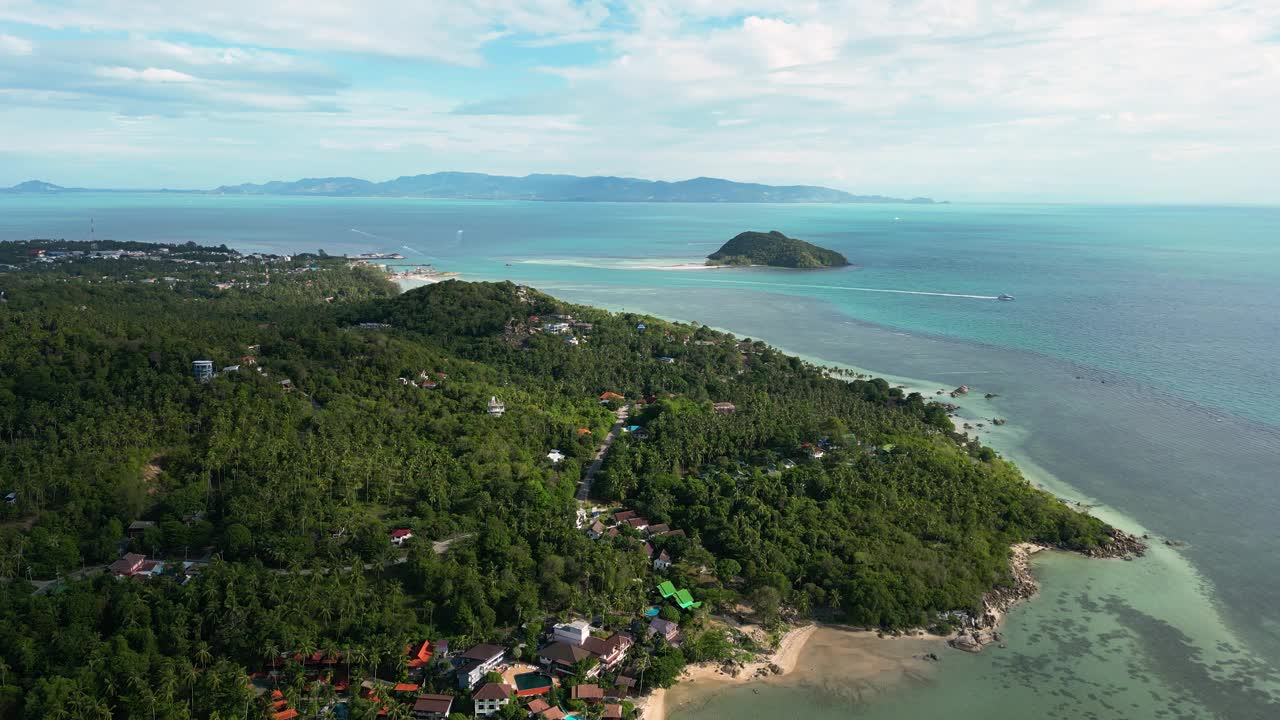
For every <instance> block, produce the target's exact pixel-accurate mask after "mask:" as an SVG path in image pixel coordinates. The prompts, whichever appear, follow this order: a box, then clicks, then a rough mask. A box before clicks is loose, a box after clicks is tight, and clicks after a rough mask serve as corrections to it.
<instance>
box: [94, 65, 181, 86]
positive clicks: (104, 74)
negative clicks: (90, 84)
mask: <svg viewBox="0 0 1280 720" xmlns="http://www.w3.org/2000/svg"><path fill="white" fill-rule="evenodd" d="M93 74H94V75H97V76H98V77H101V78H108V79H111V80H141V81H143V82H152V83H189V82H195V81H196V78H195V77H193V76H191V75H188V74H186V73H184V72H179V71H177V70H171V69H169V68H144V69H142V70H138V69H136V68H128V67H100V68H96V69H94V71H93Z"/></svg>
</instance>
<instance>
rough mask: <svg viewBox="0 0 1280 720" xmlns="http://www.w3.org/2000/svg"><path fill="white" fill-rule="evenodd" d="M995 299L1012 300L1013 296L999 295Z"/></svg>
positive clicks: (1007, 294)
mask: <svg viewBox="0 0 1280 720" xmlns="http://www.w3.org/2000/svg"><path fill="white" fill-rule="evenodd" d="M996 299H997V300H1012V299H1013V296H1012V295H1010V294H1009V293H1000V295H999V296H998V297H997V298H996Z"/></svg>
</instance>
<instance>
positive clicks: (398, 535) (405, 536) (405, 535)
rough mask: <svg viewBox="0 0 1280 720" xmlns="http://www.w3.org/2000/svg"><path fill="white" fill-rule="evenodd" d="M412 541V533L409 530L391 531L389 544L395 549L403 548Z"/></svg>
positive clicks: (397, 529) (398, 529)
mask: <svg viewBox="0 0 1280 720" xmlns="http://www.w3.org/2000/svg"><path fill="white" fill-rule="evenodd" d="M412 539H413V531H412V530H410V529H409V528H396V529H395V530H392V531H391V544H392V545H395V546H396V547H404V544H405V543H407V542H409V541H410V540H412Z"/></svg>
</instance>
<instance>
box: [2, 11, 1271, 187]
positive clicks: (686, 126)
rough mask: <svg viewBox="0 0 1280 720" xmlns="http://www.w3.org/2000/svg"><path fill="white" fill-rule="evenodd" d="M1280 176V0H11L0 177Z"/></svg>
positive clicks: (1021, 181) (851, 183)
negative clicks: (456, 173) (453, 173)
mask: <svg viewBox="0 0 1280 720" xmlns="http://www.w3.org/2000/svg"><path fill="white" fill-rule="evenodd" d="M442 170H466V171H475V172H489V173H498V174H512V175H524V174H527V173H533V172H560V173H572V174H579V175H623V176H631V177H644V178H652V179H664V180H679V179H685V178H690V177H697V176H713V177H724V178H729V179H733V180H742V181H754V182H766V183H778V184H784V183H787V184H791V183H802V184H816V185H826V186H829V187H835V188H839V189H842V190H847V191H850V192H854V193H862V194H874V193H879V194H889V195H904V196H916V195H926V196H931V197H935V198H940V199H950V200H959V201H983V200H991V201H1004V200H1015V201H1016V200H1027V201H1042V200H1047V201H1063V202H1071V201H1118V202H1131V201H1136V202H1174V203H1206V202H1251V203H1253V202H1259V203H1275V202H1280V0H1258V1H1257V2H1251V1H1250V0H1120V1H1117V0H1106V1H1098V2H1095V1H1092V0H1078V1H1071V0H1011V1H1006V0H989V1H987V2H979V1H978V0H904V1H901V2H892V1H887V0H881V1H871V0H831V1H830V2H827V1H821V0H653V1H651V2H640V1H632V0H617V1H616V2H615V1H611V0H584V1H577V0H448V1H447V2H446V1H444V0H421V1H419V2H403V1H402V0H391V1H387V0H362V1H361V2H336V1H334V0H306V2H302V1H300V0H252V1H250V0H213V1H212V2H210V1H208V0H203V1H202V2H189V1H188V0H59V1H56V2H55V1H41V2H33V1H29V0H0V186H7V185H10V184H14V183H17V182H21V181H24V180H29V179H33V178H38V179H41V180H46V181H49V182H54V183H57V184H60V185H66V186H76V187H113V188H120V187H135V188H158V187H173V188H212V187H216V186H218V185H222V184H238V183H241V182H262V181H266V180H272V179H286V180H289V179H296V178H300V177H322V176H355V177H363V178H367V179H371V180H385V179H389V178H393V177H397V176H400V175H413V174H418V173H427V172H436V171H442Z"/></svg>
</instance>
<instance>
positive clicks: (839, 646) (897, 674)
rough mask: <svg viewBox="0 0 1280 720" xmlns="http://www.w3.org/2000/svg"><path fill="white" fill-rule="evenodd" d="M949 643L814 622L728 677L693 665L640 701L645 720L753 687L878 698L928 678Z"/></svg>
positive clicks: (717, 670) (716, 669) (663, 718)
mask: <svg viewBox="0 0 1280 720" xmlns="http://www.w3.org/2000/svg"><path fill="white" fill-rule="evenodd" d="M945 643H946V641H945V639H943V638H941V637H938V636H936V635H926V634H924V633H922V632H919V631H913V632H911V633H907V634H902V635H886V634H883V633H880V632H877V631H874V630H865V629H858V628H851V627H848V626H845V625H836V624H827V623H809V624H806V625H800V626H797V627H792V628H791V629H789V630H788V631H787V632H786V633H785V634H784V635H783V637H782V639H781V640H780V641H779V643H778V647H777V649H775V650H774V651H773V652H772V653H771V654H769V655H768V656H765V657H761V658H759V659H757V660H754V661H752V662H750V663H747V664H745V665H743V666H741V667H740V668H739V669H738V671H737V672H736V673H734V674H727V673H726V672H724V670H723V667H722V666H720V665H715V664H709V663H702V664H698V665H689V666H687V667H686V668H685V669H684V671H683V672H682V673H681V674H680V678H679V681H678V682H677V684H676V685H673V686H672V687H671V688H667V689H657V690H654V691H653V692H652V693H650V694H649V695H648V696H647V697H645V698H643V699H642V701H641V702H639V703H637V708H638V709H639V711H640V715H639V717H640V718H641V719H642V720H667V718H668V717H669V716H670V713H671V712H673V711H677V710H680V709H684V708H689V707H691V706H700V705H703V704H705V703H707V702H710V701H712V700H713V699H714V697H715V696H716V695H717V694H718V693H720V692H722V691H725V690H728V689H732V688H742V687H747V686H750V685H752V684H764V685H771V686H778V685H790V684H802V685H805V686H816V687H823V688H827V689H829V690H831V691H833V692H842V693H846V694H850V695H855V696H858V697H863V696H866V695H868V694H870V695H875V694H879V693H880V692H882V691H883V690H885V689H887V688H889V687H891V686H893V685H895V684H897V683H899V682H902V681H904V680H913V679H920V678H923V677H927V676H928V675H929V673H930V671H931V669H932V667H933V666H934V664H935V662H934V661H935V659H936V652H937V651H938V650H940V649H942V648H944V647H945V646H946V644H945Z"/></svg>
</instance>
